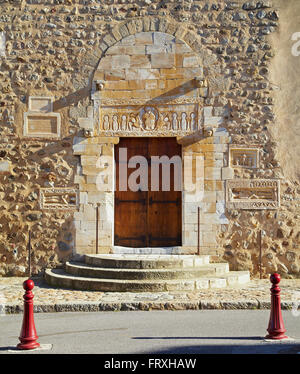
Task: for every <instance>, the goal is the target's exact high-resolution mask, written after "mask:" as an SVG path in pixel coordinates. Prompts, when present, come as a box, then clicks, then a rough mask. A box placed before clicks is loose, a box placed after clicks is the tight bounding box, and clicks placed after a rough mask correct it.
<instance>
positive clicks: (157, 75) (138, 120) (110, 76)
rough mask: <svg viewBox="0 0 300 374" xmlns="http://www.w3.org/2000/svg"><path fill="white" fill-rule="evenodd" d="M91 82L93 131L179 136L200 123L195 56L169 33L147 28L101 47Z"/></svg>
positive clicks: (198, 69)
mask: <svg viewBox="0 0 300 374" xmlns="http://www.w3.org/2000/svg"><path fill="white" fill-rule="evenodd" d="M94 82H95V85H94V87H93V88H94V92H93V95H92V97H93V100H94V102H95V106H96V107H97V108H99V113H97V114H98V115H99V121H98V122H97V123H95V129H94V130H95V132H96V133H97V134H99V135H103V136H111V135H114V136H115V135H122V136H124V135H128V136H161V135H173V136H180V135H186V134H188V133H191V132H195V131H198V129H199V128H200V126H201V123H200V112H201V110H202V107H203V105H201V106H199V104H200V103H202V101H203V96H205V94H206V93H207V89H206V88H199V86H200V85H201V84H199V83H200V82H204V79H203V68H202V66H201V60H200V58H199V56H198V55H197V53H195V52H193V50H192V49H191V48H190V47H189V46H188V45H187V44H186V43H185V42H183V41H181V40H179V39H177V38H176V37H174V36H173V35H170V34H167V33H162V32H158V31H154V32H153V31H147V32H140V33H136V34H134V35H129V36H127V37H125V38H123V39H121V40H120V41H119V42H117V43H116V44H114V45H113V46H112V47H110V48H108V49H107V51H106V54H105V56H104V57H103V58H102V59H101V61H100V63H99V65H98V67H97V70H96V72H95V75H94ZM202 85H205V83H202ZM198 119H199V120H198ZM97 124H98V126H97Z"/></svg>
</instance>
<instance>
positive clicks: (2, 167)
mask: <svg viewBox="0 0 300 374" xmlns="http://www.w3.org/2000/svg"><path fill="white" fill-rule="evenodd" d="M10 169H11V162H10V161H8V160H4V161H0V174H5V173H10V171H11V170H10Z"/></svg>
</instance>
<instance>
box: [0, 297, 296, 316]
mask: <svg viewBox="0 0 300 374" xmlns="http://www.w3.org/2000/svg"><path fill="white" fill-rule="evenodd" d="M293 305H294V303H293V302H292V301H287V302H282V303H281V309H282V310H292V309H293ZM270 308H271V302H270V301H264V300H256V301H244V300H243V301H205V300H202V301H199V302H191V301H186V302H185V301H182V302H170V301H166V302H163V301H162V302H153V301H144V302H102V303H99V302H81V303H74V302H72V303H59V304H37V305H34V310H33V311H34V313H54V312H120V311H152V310H174V311H176V310H213V309H215V310H221V309H223V310H238V309H239V310H241V309H244V310H258V309H260V310H264V309H270ZM299 309H300V307H299ZM19 313H23V305H18V304H7V305H5V314H19Z"/></svg>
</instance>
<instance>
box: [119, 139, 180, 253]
mask: <svg viewBox="0 0 300 374" xmlns="http://www.w3.org/2000/svg"><path fill="white" fill-rule="evenodd" d="M120 148H127V160H129V159H130V158H131V157H132V156H144V157H145V158H146V159H147V160H148V187H149V188H148V191H136V192H135V191H131V190H130V189H128V190H127V191H120V190H119V181H120V180H121V178H122V173H120V166H121V167H122V164H121V163H120V160H119V150H120ZM151 156H152V159H151ZM155 156H158V157H160V159H157V157H156V158H155ZM161 156H167V157H168V158H166V157H163V158H161ZM173 156H177V159H176V158H175V159H174V160H173V161H175V166H174V165H173V164H171V165H170V163H169V161H168V160H169V159H171V158H172V157H173ZM178 156H179V157H180V156H181V147H180V145H179V144H177V142H176V138H121V139H120V142H119V144H118V145H117V146H116V147H115V159H116V191H115V245H121V246H128V247H161V246H176V245H181V190H179V191H176V190H174V189H175V188H176V187H177V188H179V189H180V185H178V183H177V184H176V183H174V173H175V169H176V168H177V169H176V170H177V171H179V172H178V173H177V174H176V175H177V179H178V178H180V177H181V170H182V168H181V158H179V157H178ZM153 157H154V158H153ZM150 161H152V167H151V164H150ZM124 166H126V165H123V167H124ZM138 167H139V165H138V166H137V168H136V169H131V168H128V169H127V177H128V179H129V178H130V175H131V174H132V173H133V172H135V170H137V169H138ZM123 170H124V169H123ZM163 170H164V174H163ZM168 170H170V177H168ZM163 176H165V177H166V180H163ZM123 178H126V176H125V177H123ZM168 181H170V182H169V185H168ZM123 182H124V180H123ZM163 182H165V183H163ZM151 186H152V189H153V188H155V189H157V190H151ZM164 189H167V191H164Z"/></svg>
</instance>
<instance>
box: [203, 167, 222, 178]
mask: <svg viewBox="0 0 300 374" xmlns="http://www.w3.org/2000/svg"><path fill="white" fill-rule="evenodd" d="M204 179H206V180H220V179H221V169H220V168H215V167H205V168H204Z"/></svg>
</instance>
